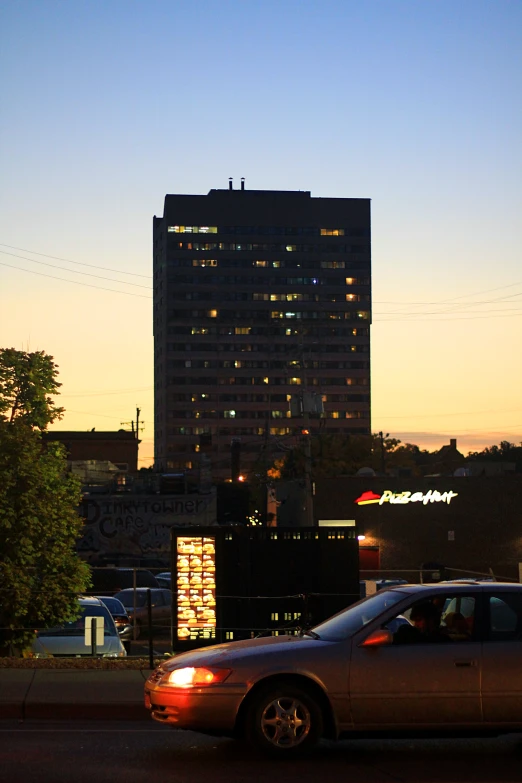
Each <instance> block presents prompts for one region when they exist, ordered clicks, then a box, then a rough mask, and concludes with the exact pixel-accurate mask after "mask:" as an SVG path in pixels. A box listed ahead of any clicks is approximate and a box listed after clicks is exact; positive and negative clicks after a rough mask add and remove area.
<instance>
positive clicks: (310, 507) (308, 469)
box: [300, 335, 314, 527]
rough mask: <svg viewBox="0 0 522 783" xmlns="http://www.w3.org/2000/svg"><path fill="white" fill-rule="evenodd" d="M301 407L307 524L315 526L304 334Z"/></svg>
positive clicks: (309, 396)
mask: <svg viewBox="0 0 522 783" xmlns="http://www.w3.org/2000/svg"><path fill="white" fill-rule="evenodd" d="M300 358H301V380H302V381H303V385H302V391H301V409H302V413H303V430H302V434H303V437H304V448H305V503H306V505H305V524H306V526H307V527H313V524H314V499H313V492H312V434H311V432H310V403H311V395H310V394H308V393H307V380H308V379H307V376H306V362H305V358H304V345H303V335H301V357H300Z"/></svg>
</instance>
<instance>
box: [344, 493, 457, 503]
mask: <svg viewBox="0 0 522 783" xmlns="http://www.w3.org/2000/svg"><path fill="white" fill-rule="evenodd" d="M457 495H458V492H452V491H451V490H449V491H448V492H439V491H438V490H436V489H430V490H428V492H392V491H391V490H389V489H385V490H384V492H383V493H382V495H377V494H376V493H375V492H372V491H369V492H363V493H362V495H361V496H360V497H358V498H356V500H354V503H357V505H358V506H368V505H370V503H378V504H379V506H382V505H383V504H384V503H399V504H401V505H407V504H408V503H422V504H423V506H427V505H428V503H447V504H448V506H449V504H450V503H451V501H452V500H453V498H456V497H457Z"/></svg>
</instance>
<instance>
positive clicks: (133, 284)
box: [0, 250, 152, 291]
mask: <svg viewBox="0 0 522 783" xmlns="http://www.w3.org/2000/svg"><path fill="white" fill-rule="evenodd" d="M0 253H3V254H4V255H6V256H13V258H21V259H23V260H24V261H30V262H31V264H42V265H43V266H52V267H53V269H62V270H63V271H64V272H70V273H71V274H73V275H85V276H86V277H97V278H99V279H100V280H110V281H111V282H113V283H121V284H122V285H132V286H134V287H136V288H147V289H149V290H150V291H151V290H152V286H150V285H142V284H141V283H127V282H126V281H125V280H115V279H114V278H113V277H103V276H102V275H93V274H92V273H91V272H77V271H76V270H75V269H67V268H66V267H65V266H58V264H48V263H47V262H46V261H37V260H36V259H34V258H27V256H17V255H16V253H9V252H8V251H7V250H0Z"/></svg>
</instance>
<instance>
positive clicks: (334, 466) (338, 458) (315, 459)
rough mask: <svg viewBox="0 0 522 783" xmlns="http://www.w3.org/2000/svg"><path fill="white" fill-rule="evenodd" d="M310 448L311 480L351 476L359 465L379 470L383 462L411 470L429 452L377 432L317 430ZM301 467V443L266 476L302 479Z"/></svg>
mask: <svg viewBox="0 0 522 783" xmlns="http://www.w3.org/2000/svg"><path fill="white" fill-rule="evenodd" d="M383 447H384V454H383ZM311 451H312V477H313V478H314V479H318V478H325V477H327V476H346V475H354V474H355V473H356V472H357V471H358V470H359V469H360V468H373V469H374V470H375V472H376V473H380V472H381V471H382V465H383V462H384V465H385V469H390V468H409V469H410V470H412V472H413V473H415V472H418V468H419V465H420V464H422V463H423V462H426V460H427V459H428V457H429V452H428V451H421V449H419V447H418V446H415V445H413V444H411V443H401V441H400V440H398V439H397V438H390V437H389V436H388V437H383V438H381V436H380V434H377V433H374V434H373V435H371V436H364V435H340V434H328V433H321V434H319V435H314V436H312V443H311ZM383 457H384V460H383ZM304 470H305V452H304V447H303V445H302V444H301V445H299V446H297V447H296V448H294V449H292V450H291V451H289V452H288V454H287V455H286V456H285V457H284V458H283V459H278V460H276V461H275V462H274V464H273V465H272V466H271V467H270V469H269V470H268V476H269V477H270V478H272V479H296V478H303V476H304Z"/></svg>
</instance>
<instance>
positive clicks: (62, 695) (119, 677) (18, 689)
mask: <svg viewBox="0 0 522 783" xmlns="http://www.w3.org/2000/svg"><path fill="white" fill-rule="evenodd" d="M149 674H150V672H149V670H148V669H143V670H139V669H138V670H123V671H118V670H112V671H95V670H85V671H81V670H74V669H51V670H42V669H0V719H14V720H32V719H47V720H49V719H52V720H66V719H73V720H74V719H82V720H86V719H93V720H150V717H149V713H148V711H147V710H146V709H145V707H144V704H143V685H144V683H145V680H146V679H147V677H148V676H149Z"/></svg>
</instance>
